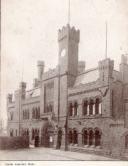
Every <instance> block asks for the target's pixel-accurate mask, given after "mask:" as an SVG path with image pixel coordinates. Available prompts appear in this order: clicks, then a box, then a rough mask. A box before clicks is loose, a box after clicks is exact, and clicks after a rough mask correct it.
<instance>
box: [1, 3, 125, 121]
mask: <svg viewBox="0 0 128 166" xmlns="http://www.w3.org/2000/svg"><path fill="white" fill-rule="evenodd" d="M67 12H68V0H52V1H50V0H2V100H1V114H2V117H3V118H4V119H5V118H6V95H7V93H10V92H14V90H16V89H17V88H18V86H19V82H20V81H21V79H22V68H24V74H23V80H24V81H26V82H27V86H28V88H30V87H31V85H32V82H33V78H35V77H37V67H36V64H37V60H44V61H45V66H46V68H45V70H47V69H48V68H54V67H55V66H56V65H57V60H58V41H57V31H58V29H59V28H61V27H62V26H63V25H66V24H67V20H68V16H67ZM106 20H107V22H108V56H109V57H110V58H111V59H114V60H115V68H116V69H118V65H119V63H120V56H121V54H122V53H127V52H128V0H71V25H74V26H75V27H76V28H78V29H80V45H79V59H80V60H85V61H86V67H87V68H91V67H95V66H97V63H98V61H99V60H101V59H103V58H104V56H105V21H106ZM22 62H24V65H22V64H23V63H22ZM22 66H23V67H22Z"/></svg>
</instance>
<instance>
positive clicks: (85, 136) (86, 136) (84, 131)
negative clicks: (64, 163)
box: [82, 129, 88, 145]
mask: <svg viewBox="0 0 128 166" xmlns="http://www.w3.org/2000/svg"><path fill="white" fill-rule="evenodd" d="M82 138H83V139H82V140H83V145H87V144H88V131H87V130H85V129H84V130H83V133H82Z"/></svg>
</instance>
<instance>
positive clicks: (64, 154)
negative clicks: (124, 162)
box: [0, 147, 114, 161]
mask: <svg viewBox="0 0 128 166" xmlns="http://www.w3.org/2000/svg"><path fill="white" fill-rule="evenodd" d="M0 160H54V161H56V160H65V161H66V160H79V161H80V160H108V161H110V160H114V159H112V158H108V157H104V156H99V155H94V154H87V153H78V152H70V151H63V150H55V149H50V148H43V147H39V148H29V149H18V150H0Z"/></svg>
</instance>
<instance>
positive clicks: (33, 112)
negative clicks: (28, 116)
mask: <svg viewBox="0 0 128 166" xmlns="http://www.w3.org/2000/svg"><path fill="white" fill-rule="evenodd" d="M32 118H33V119H35V107H33V109H32Z"/></svg>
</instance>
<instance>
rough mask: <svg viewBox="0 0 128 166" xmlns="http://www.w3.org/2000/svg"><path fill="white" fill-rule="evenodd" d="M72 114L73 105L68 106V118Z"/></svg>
mask: <svg viewBox="0 0 128 166" xmlns="http://www.w3.org/2000/svg"><path fill="white" fill-rule="evenodd" d="M72 113H73V105H72V103H70V104H69V116H72Z"/></svg>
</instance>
